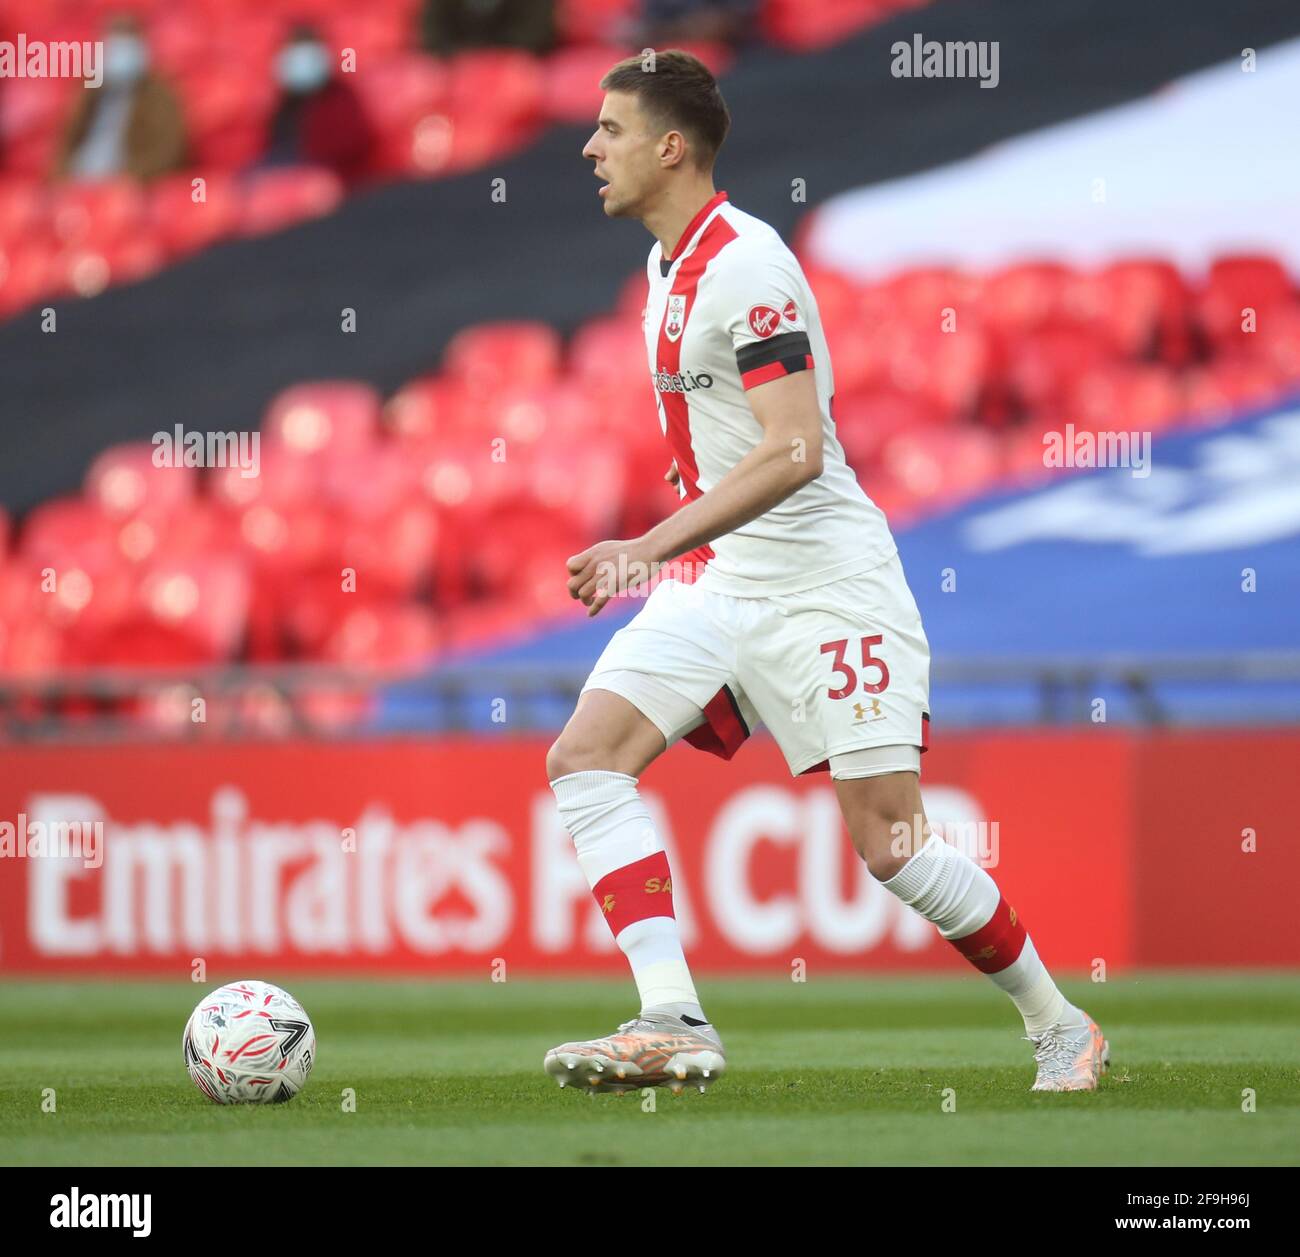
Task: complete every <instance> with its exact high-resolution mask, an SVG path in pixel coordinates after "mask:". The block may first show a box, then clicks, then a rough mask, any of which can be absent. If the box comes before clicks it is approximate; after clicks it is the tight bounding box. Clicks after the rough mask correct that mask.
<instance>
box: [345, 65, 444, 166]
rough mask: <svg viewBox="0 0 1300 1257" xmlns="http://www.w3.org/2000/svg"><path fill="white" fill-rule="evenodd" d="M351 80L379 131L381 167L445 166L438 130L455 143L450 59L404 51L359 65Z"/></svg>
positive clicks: (377, 163)
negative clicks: (452, 127)
mask: <svg viewBox="0 0 1300 1257" xmlns="http://www.w3.org/2000/svg"><path fill="white" fill-rule="evenodd" d="M348 81H349V84H350V86H351V87H352V88H353V90H354V91H355V92H356V94H357V97H358V100H359V102H360V105H361V109H362V111H363V113H364V115H365V118H366V121H367V122H368V123H369V124H370V126H371V127H372V128H373V129H374V131H375V133H376V135H377V136H378V142H377V146H376V150H375V154H374V158H373V162H374V169H375V171H376V172H380V173H382V172H388V173H396V174H410V173H417V172H423V173H432V172H434V171H436V170H438V169H440V168H441V165H442V164H443V163H444V162H445V160H446V153H440V152H439V151H438V149H439V143H438V136H439V135H440V134H441V133H442V132H443V131H446V132H447V134H446V136H445V147H446V148H447V149H448V151H449V149H450V143H451V140H450V132H449V127H450V122H449V118H450V90H451V78H450V75H449V73H448V71H447V68H446V66H445V65H443V64H442V63H441V62H440V61H438V60H437V59H436V58H435V57H432V56H430V55H428V54H427V53H423V52H401V53H397V54H394V55H393V56H391V57H385V58H384V59H383V60H381V61H379V62H377V63H371V64H365V65H363V66H361V67H359V68H358V71H357V73H356V75H355V76H350V77H349V80H348Z"/></svg>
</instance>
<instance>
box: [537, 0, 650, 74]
mask: <svg viewBox="0 0 1300 1257" xmlns="http://www.w3.org/2000/svg"><path fill="white" fill-rule="evenodd" d="M639 13H640V5H639V3H638V0H557V2H556V5H555V26H556V35H557V37H558V39H559V42H560V43H562V44H591V43H596V44H599V43H612V42H613V41H614V40H616V39H617V38H618V37H619V36H620V35H621V34H623V33H624V32H625V31H626V30H627V29H628V27H629V26H631V24H632V23H633V22H635V21H636V19H637V17H638V16H639ZM611 64H612V63H611Z"/></svg>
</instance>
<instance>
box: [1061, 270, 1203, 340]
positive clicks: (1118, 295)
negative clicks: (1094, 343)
mask: <svg viewBox="0 0 1300 1257" xmlns="http://www.w3.org/2000/svg"><path fill="white" fill-rule="evenodd" d="M1081 291H1082V293H1083V294H1084V297H1083V299H1084V302H1085V303H1086V305H1087V307H1088V309H1087V316H1088V320H1089V324H1090V326H1092V327H1093V328H1095V329H1096V330H1097V331H1098V332H1099V333H1101V334H1102V335H1104V336H1105V337H1106V338H1107V339H1108V340H1109V341H1110V343H1111V345H1112V346H1113V347H1114V349H1115V352H1116V353H1119V354H1122V355H1124V356H1125V357H1129V358H1146V357H1150V356H1153V355H1154V356H1158V357H1159V358H1160V359H1162V360H1163V361H1165V362H1169V363H1174V364H1181V363H1184V362H1186V361H1187V359H1188V357H1189V355H1190V353H1191V348H1192V346H1191V328H1190V318H1189V305H1190V296H1189V293H1188V291H1187V285H1186V283H1185V282H1184V280H1183V277H1182V275H1181V274H1180V273H1179V272H1178V270H1177V269H1176V268H1175V267H1174V266H1172V265H1171V264H1170V263H1169V262H1167V261H1163V260H1161V259H1154V258H1129V259H1123V260H1120V261H1117V262H1114V263H1112V264H1111V265H1110V266H1107V267H1105V268H1104V269H1103V270H1101V271H1099V272H1098V273H1097V274H1096V275H1092V276H1084V277H1082V280H1081Z"/></svg>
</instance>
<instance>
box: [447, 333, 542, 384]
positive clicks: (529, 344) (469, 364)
mask: <svg viewBox="0 0 1300 1257" xmlns="http://www.w3.org/2000/svg"><path fill="white" fill-rule="evenodd" d="M561 353H562V349H561V343H560V335H559V333H558V332H557V331H556V330H555V329H554V328H553V327H551V326H549V325H548V324H546V323H524V322H518V323H480V324H479V325H477V326H476V327H469V328H466V329H465V330H464V331H463V332H458V333H457V334H456V335H455V336H453V337H452V339H451V342H450V344H448V346H447V351H446V353H445V354H444V356H443V366H444V369H445V370H446V372H447V374H448V375H449V376H451V377H452V378H453V379H454V380H456V381H458V382H459V383H461V384H462V385H463V386H464V388H465V390H466V392H467V393H469V394H470V395H471V396H472V397H475V398H483V397H489V396H491V395H493V394H495V393H497V392H498V391H500V390H501V389H503V388H504V387H505V386H506V385H507V384H511V385H524V386H529V385H541V384H549V383H550V382H551V381H552V380H554V379H555V378H556V377H557V376H558V374H559V370H560V359H561Z"/></svg>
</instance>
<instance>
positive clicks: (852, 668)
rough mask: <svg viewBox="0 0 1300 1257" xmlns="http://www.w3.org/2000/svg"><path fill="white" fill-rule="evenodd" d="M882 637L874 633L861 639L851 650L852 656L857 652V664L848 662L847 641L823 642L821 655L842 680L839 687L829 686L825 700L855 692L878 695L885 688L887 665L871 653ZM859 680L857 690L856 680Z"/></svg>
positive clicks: (887, 682)
mask: <svg viewBox="0 0 1300 1257" xmlns="http://www.w3.org/2000/svg"><path fill="white" fill-rule="evenodd" d="M884 640H885V638H884V634H882V633H876V634H874V635H873V636H871V637H861V638H858V640H857V645H856V646H855V647H854V648H853V653H854V654H855V655H856V654H857V653H858V651H860V652H861V655H860V662H858V663H851V662H849V653H850V646H849V639H848V638H847V637H841V638H839V639H838V640H837V641H833V642H823V643H822V646H821V653H822V654H823V655H830V656H831V668H832V670H833V671H834V672H836V673H837V674H838V675H839V677H840V678H841V679H842V680H843V682H844V683H843V685H840V686H838V687H837V686H835V685H829V686H828V687H827V691H826V697H827V698H849V697H850V696H852V695H853V694H857V693H859V692H861V693H864V694H882V693H884V691H885V690H887V689H888V688H889V665H888V664H887V663H886V662H885V661H884V660H883V659H881V658H880V657H879V656H878V655H876V654H874V653H873V652H874V650H875V648H876V647H878V646H880V645H881V644H882V643H883V642H884ZM859 677H861V679H862V687H861V691H859V688H858V679H859Z"/></svg>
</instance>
